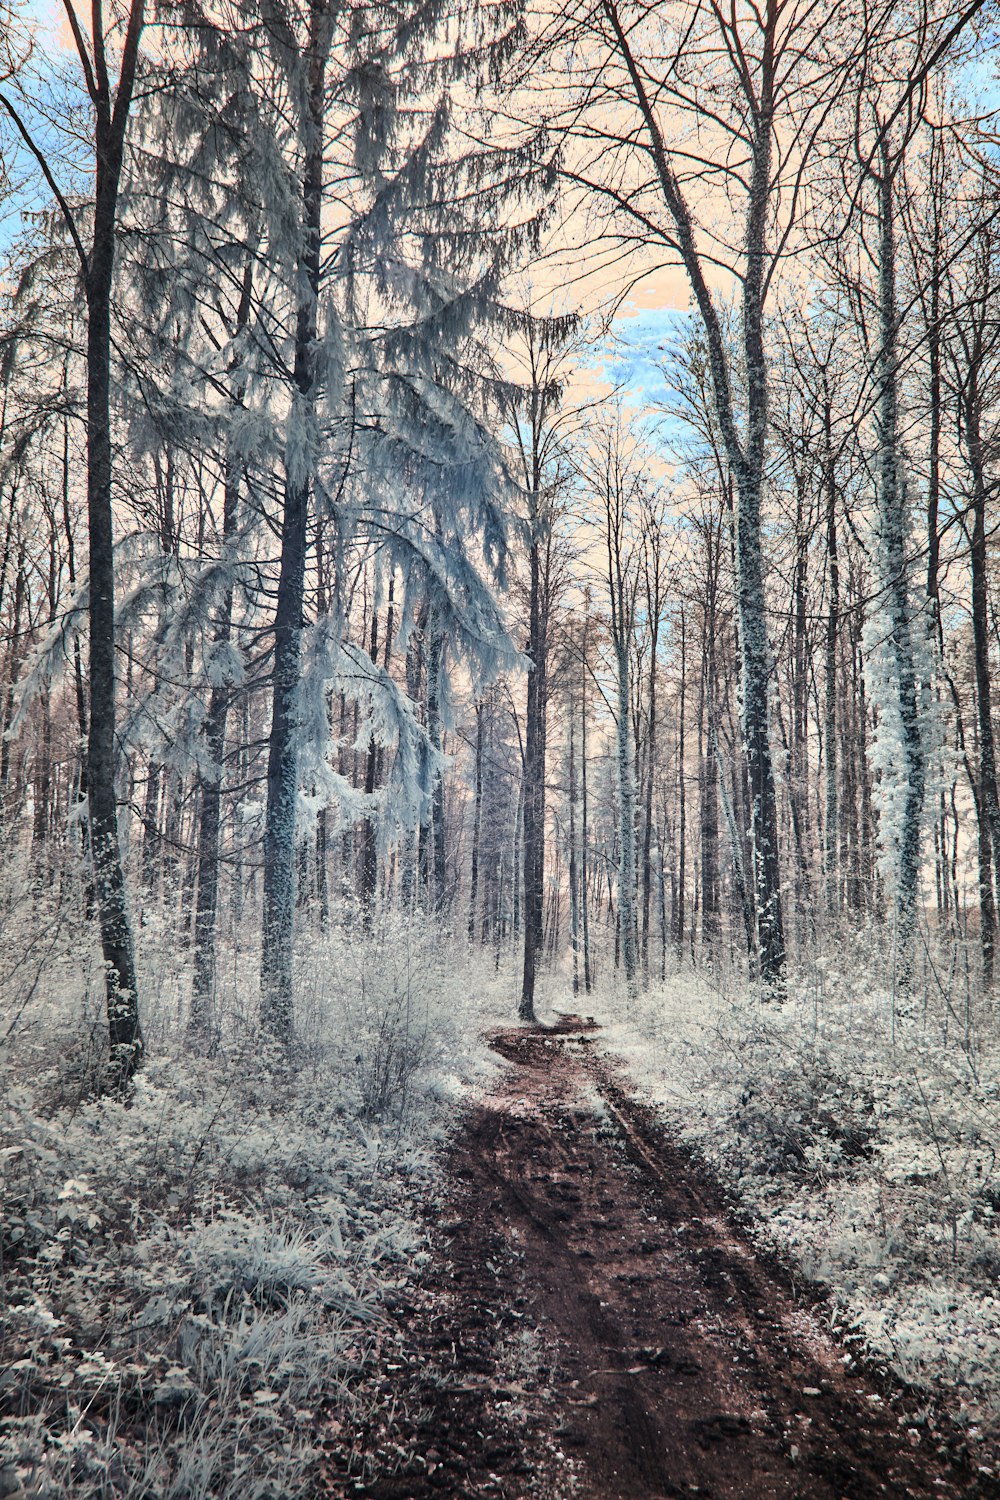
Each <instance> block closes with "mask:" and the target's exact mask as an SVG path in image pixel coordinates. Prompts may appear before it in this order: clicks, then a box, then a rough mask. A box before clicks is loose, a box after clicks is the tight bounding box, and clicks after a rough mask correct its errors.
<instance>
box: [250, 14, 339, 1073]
mask: <svg viewBox="0 0 1000 1500" xmlns="http://www.w3.org/2000/svg"><path fill="white" fill-rule="evenodd" d="M329 37H330V27H329V17H328V11H327V6H326V3H325V0H311V3H310V7H309V42H308V47H309V61H308V68H309V94H308V100H307V119H306V121H305V122H304V125H305V129H304V131H303V134H304V137H305V141H306V144H305V160H304V162H303V174H302V224H301V234H302V244H301V248H300V251H299V257H298V270H299V279H298V283H299V284H298V306H297V310H296V322H295V348H294V362H293V381H294V392H293V398H292V400H293V414H292V415H293V419H294V420H297V421H298V422H299V423H300V424H301V425H302V426H303V427H304V428H305V429H306V431H307V433H309V434H310V435H311V432H312V428H313V426H314V423H315V401H316V336H317V303H318V298H319V288H320V256H321V247H322V226H321V213H322V202H323V122H324V108H325V89H324V82H325V76H326V62H327V53H328V48H329ZM301 446H302V445H301V443H297V445H296V448H297V450H298V448H300V447H301ZM307 446H308V444H307ZM309 463H310V460H309V459H308V458H307V457H306V456H304V455H303V454H302V453H301V452H299V451H296V453H295V454H294V455H293V456H292V461H291V462H288V463H286V474H285V490H284V507H283V514H282V521H281V562H280V566H279V574H278V595H277V602H276V605H275V614H274V670H273V702H272V709H271V730H270V735H269V738H268V757H267V802H266V807H265V813H264V905H263V914H262V945H261V966H260V988H261V1023H262V1025H263V1027H264V1029H265V1031H266V1032H268V1033H269V1034H270V1035H271V1036H272V1037H273V1038H274V1039H275V1040H276V1041H277V1042H279V1043H281V1044H283V1045H287V1043H288V1042H290V1041H291V1038H292V1032H293V1026H294V997H293V988H292V956H293V941H294V925H295V809H296V800H297V797H298V744H297V731H298V723H297V715H296V711H295V710H296V696H297V693H298V686H299V677H300V670H301V655H302V611H303V605H304V593H305V565H306V546H307V531H308V520H309V504H310V496H311V491H312V475H311V472H310V468H309Z"/></svg>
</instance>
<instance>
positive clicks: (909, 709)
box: [877, 147, 926, 989]
mask: <svg viewBox="0 0 1000 1500" xmlns="http://www.w3.org/2000/svg"><path fill="white" fill-rule="evenodd" d="M893 170H894V168H893V164H892V163H891V162H890V160H889V152H888V149H887V148H886V147H883V150H882V161H881V175H880V176H879V179H878V195H879V268H878V269H879V348H878V365H877V369H878V377H879V382H880V394H879V405H878V441H879V463H878V504H879V521H880V526H881V548H880V563H881V572H882V578H881V582H882V588H883V590H884V594H885V598H886V607H887V614H888V621H887V624H888V632H887V633H888V638H889V649H890V651H891V653H892V659H893V666H894V670H895V679H896V685H895V690H896V694H897V707H898V713H899V721H900V737H901V744H900V751H901V764H900V768H899V780H900V783H901V786H902V788H903V805H902V815H901V821H900V826H899V853H898V859H897V869H896V893H895V895H896V900H895V911H896V950H897V953H898V954H899V979H900V984H901V986H902V987H903V988H904V989H906V988H908V987H909V983H910V977H911V973H912V964H913V942H914V932H915V928H916V921H917V898H918V894H919V888H920V845H921V811H922V808H923V801H924V784H925V781H926V756H925V750H924V742H923V735H922V733H921V726H920V705H919V701H918V683H917V673H916V665H915V662H914V653H913V636H912V629H911V619H910V594H909V571H908V567H907V559H906V497H905V490H904V485H903V476H902V469H901V462H900V451H899V432H898V426H899V370H898V355H897V331H898V330H897V313H896V243H895V219H894V214H895V205H894V192H893Z"/></svg>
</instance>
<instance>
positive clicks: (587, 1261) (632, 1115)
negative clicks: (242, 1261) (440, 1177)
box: [334, 1017, 995, 1500]
mask: <svg viewBox="0 0 1000 1500" xmlns="http://www.w3.org/2000/svg"><path fill="white" fill-rule="evenodd" d="M596 1035H597V1031H596V1028H594V1027H593V1026H592V1023H587V1022H583V1021H581V1019H580V1018H579V1017H565V1018H563V1020H562V1022H561V1024H560V1026H559V1027H558V1028H556V1029H554V1030H549V1029H546V1030H542V1029H541V1028H538V1029H534V1028H533V1029H530V1030H529V1029H518V1030H509V1031H503V1032H498V1033H497V1034H496V1035H495V1036H494V1037H493V1039H492V1045H493V1047H494V1048H495V1050H496V1051H497V1052H498V1053H499V1054H500V1055H501V1056H502V1057H504V1058H505V1059H506V1060H507V1061H508V1062H509V1063H510V1064H511V1067H510V1069H509V1072H508V1073H507V1075H506V1076H505V1078H504V1079H503V1081H502V1082H501V1084H500V1086H499V1087H498V1088H497V1090H496V1091H495V1092H494V1094H493V1095H492V1096H491V1097H490V1098H489V1099H488V1100H487V1101H486V1102H485V1103H483V1104H482V1105H480V1106H479V1107H477V1108H476V1109H474V1110H473V1111H472V1112H471V1113H470V1115H469V1117H468V1119H467V1123H466V1126H465V1129H464V1130H463V1131H462V1132H461V1134H460V1136H459V1138H458V1139H457V1140H456V1142H455V1143H454V1145H453V1147H452V1148H451V1152H450V1161H449V1165H450V1169H451V1178H452V1181H453V1182H454V1183H455V1192H454V1200H453V1202H451V1203H450V1204H449V1205H448V1208H447V1211H446V1217H445V1219H444V1221H443V1222H439V1224H438V1227H437V1230H436V1232H435V1238H436V1241H437V1246H438V1250H439V1257H438V1260H437V1262H436V1265H435V1270H434V1272H433V1273H432V1276H431V1278H430V1283H429V1287H428V1295H427V1300H426V1302H425V1304H424V1305H423V1306H422V1307H421V1308H420V1309H415V1310H414V1309H410V1310H409V1311H410V1313H411V1314H412V1316H408V1317H407V1318H406V1319H405V1320H403V1322H402V1323H401V1327H400V1334H399V1336H400V1338H402V1337H404V1336H405V1338H406V1339H407V1340H408V1341H409V1342H410V1343H411V1344H412V1345H413V1346H414V1350H415V1352H416V1354H417V1357H416V1358H415V1361H414V1363H413V1369H412V1371H411V1375H410V1381H411V1396H412V1397H413V1398H414V1399H415V1398H416V1396H417V1394H419V1396H420V1400H421V1403H422V1404H421V1411H420V1417H419V1420H415V1421H413V1422H412V1423H411V1426H410V1430H409V1431H408V1433H407V1434H406V1442H405V1443H402V1444H401V1443H399V1442H398V1441H397V1443H396V1447H397V1448H401V1449H405V1450H406V1452H407V1457H406V1458H405V1459H399V1460H398V1462H397V1464H396V1472H395V1473H394V1474H392V1475H391V1476H390V1475H387V1474H385V1473H384V1472H383V1473H381V1474H380V1473H379V1461H378V1458H377V1455H375V1456H373V1455H369V1459H370V1461H369V1462H367V1468H368V1469H369V1470H370V1471H371V1472H370V1473H369V1474H368V1475H367V1476H366V1475H365V1474H364V1473H362V1475H361V1478H360V1479H359V1478H358V1477H357V1475H356V1477H355V1480H354V1485H353V1490H351V1491H347V1490H345V1491H344V1493H356V1494H357V1493H363V1494H368V1495H377V1496H381V1497H383V1500H390V1497H394V1500H421V1497H423V1496H424V1495H430V1494H434V1493H436V1494H446V1495H453V1496H455V1497H456V1500H461V1497H466V1496H470V1497H471V1496H483V1497H491V1496H502V1497H508V1500H526V1497H529V1496H537V1497H540V1500H541V1497H545V1500H571V1497H579V1500H667V1497H676V1496H695V1495H697V1496H703V1497H714V1500H814V1497H815V1500H874V1497H883V1496H884V1497H893V1500H901V1497H906V1496H912V1497H918V1496H919V1497H923V1496H932V1495H933V1496H937V1497H958V1496H964V1497H972V1496H982V1497H984V1500H985V1497H986V1496H987V1495H988V1494H990V1493H995V1492H991V1491H988V1490H987V1489H985V1488H983V1487H982V1486H981V1482H980V1481H978V1480H977V1478H976V1476H974V1475H973V1474H972V1473H971V1472H969V1471H968V1470H966V1469H965V1468H964V1467H963V1466H961V1465H958V1464H955V1465H953V1464H951V1463H950V1462H949V1461H948V1457H947V1455H946V1454H942V1453H941V1452H940V1451H939V1450H938V1448H937V1447H936V1446H935V1444H934V1442H933V1440H932V1438H933V1435H932V1434H929V1433H927V1432H926V1431H924V1430H921V1429H920V1428H918V1427H917V1426H916V1425H913V1423H912V1422H911V1421H910V1414H909V1411H908V1408H907V1405H906V1401H905V1397H904V1395H903V1393H901V1392H896V1391H893V1390H892V1388H890V1387H888V1386H886V1385H884V1384H879V1383H878V1382H877V1381H876V1380H875V1379H874V1378H873V1377H871V1376H869V1375H866V1374H865V1373H864V1372H862V1371H860V1370H859V1369H858V1368H857V1367H856V1366H855V1365H854V1363H853V1361H852V1360H851V1359H850V1358H849V1356H847V1355H846V1354H845V1351H844V1350H843V1349H842V1348H841V1347H840V1346H838V1345H837V1343H836V1342H835V1341H834V1340H833V1338H832V1337H831V1335H830V1334H829V1333H828V1332H827V1330H826V1329H825V1328H824V1326H823V1323H822V1319H821V1317H820V1315H819V1314H818V1312H817V1311H816V1309H815V1306H814V1305H813V1304H812V1303H811V1302H810V1300H809V1298H808V1295H807V1293H806V1292H805V1291H804V1290H802V1289H799V1290H797V1289H796V1287H795V1285H794V1284H793V1282H792V1280H791V1278H790V1277H789V1275H788V1274H787V1272H784V1271H783V1270H782V1268H781V1267H780V1266H777V1265H775V1264H772V1263H770V1262H769V1261H768V1260H767V1259H766V1257H763V1256H761V1255H760V1254H759V1253H758V1252H756V1251H755V1250H754V1248H753V1247H752V1245H751V1244H750V1243H749V1241H748V1240H747V1239H746V1237H745V1236H744V1235H743V1234H742V1232H741V1231H740V1229H739V1227H738V1226H737V1225H735V1224H734V1222H733V1221H732V1219H731V1217H730V1216H729V1214H728V1213H727V1211H726V1207H725V1204H724V1202H723V1200H722V1198H721V1195H720V1193H719V1192H718V1190H717V1189H716V1188H715V1187H714V1186H713V1185H712V1184H711V1183H710V1182H708V1181H707V1180H706V1179H705V1178H704V1177H703V1176H702V1175H701V1174H700V1173H699V1172H698V1170H697V1168H696V1167H695V1166H694V1165H693V1163H692V1161H691V1159H690V1157H689V1156H688V1155H687V1153H686V1152H685V1151H684V1150H683V1149H682V1148H680V1147H679V1146H677V1144H676V1143H674V1142H672V1141H671V1140H670V1138H669V1136H668V1134H667V1133H666V1132H665V1131H664V1129H663V1128H662V1126H661V1125H659V1124H658V1122H657V1121H656V1120H655V1119H654V1118H653V1116H652V1115H651V1114H650V1113H649V1112H648V1111H647V1110H645V1109H644V1108H643V1107H642V1106H641V1105H639V1104H638V1103H637V1102H636V1101H635V1100H634V1099H632V1098H630V1096H629V1094H628V1090H627V1085H626V1083H625V1081H624V1080H623V1078H622V1077H621V1075H620V1074H619V1073H618V1072H617V1071H616V1069H615V1068H614V1066H613V1065H612V1064H611V1063H610V1062H609V1061H608V1059H607V1058H606V1057H605V1056H604V1055H603V1054H602V1053H601V1051H600V1049H599V1047H598V1046H596V1045H595V1040H596ZM470 1324H471V1327H470ZM449 1338H450V1350H449ZM445 1351H448V1353H449V1358H447V1359H443V1357H442V1356H443V1353H444V1352H445ZM519 1358H520V1359H521V1361H522V1365H523V1364H524V1363H527V1364H528V1365H530V1366H531V1368H530V1369H529V1370H527V1371H526V1370H525V1369H524V1368H521V1369H520V1370H519V1369H518V1367H517V1366H518V1359H519ZM443 1364H444V1365H447V1366H448V1368H447V1371H443V1370H442V1365H443ZM408 1368H409V1367H408ZM463 1372H464V1374H463ZM470 1375H471V1376H473V1377H474V1379H472V1381H471V1383H470V1380H469V1378H468V1377H469V1376H470ZM401 1399H402V1398H401ZM404 1404H405V1401H404ZM398 1436H399V1434H398V1433H397V1438H398ZM363 1446H364V1445H363V1443H362V1448H363ZM383 1458H384V1455H383ZM990 1483H992V1481H990ZM334 1492H337V1493H339V1492H338V1491H334Z"/></svg>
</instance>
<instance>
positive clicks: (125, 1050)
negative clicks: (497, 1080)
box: [86, 0, 144, 1094]
mask: <svg viewBox="0 0 1000 1500" xmlns="http://www.w3.org/2000/svg"><path fill="white" fill-rule="evenodd" d="M143 20H144V14H143V3H142V0H133V4H132V5H131V7H130V11H129V17H128V23H127V27H126V33H125V40H124V44H123V51H122V63H121V70H120V73H119V81H118V91H117V96H116V98H115V100H114V104H113V106H112V102H111V98H110V87H109V85H108V82H107V77H106V70H105V67H104V56H105V53H104V48H105V38H104V36H103V35H102V34H101V31H100V28H98V29H97V33H96V34H95V35H94V37H93V39H92V41H93V46H94V49H95V54H96V55H97V56H98V57H99V59H100V64H101V65H100V67H99V69H98V73H99V75H100V83H99V86H98V89H97V91H96V98H95V101H94V103H95V114H96V120H95V140H96V164H97V174H96V189H95V200H94V211H93V213H94V217H93V237H92V241H91V250H90V255H89V257H88V265H87V271H86V299H87V518H88V525H89V563H90V602H89V624H90V663H89V679H90V733H89V737H88V745H87V797H88V813H89V823H90V849H91V857H92V860H93V867H94V891H95V894H96V897H97V913H98V921H99V925H100V931H101V948H102V951H103V954H104V963H105V969H106V974H107V980H106V989H107V1009H108V1040H109V1048H110V1052H109V1060H108V1078H109V1086H110V1087H111V1088H112V1089H113V1090H114V1091H115V1092H117V1093H120V1094H121V1093H126V1092H127V1091H128V1088H129V1085H130V1083H131V1079H132V1075H133V1074H134V1073H135V1071H136V1069H137V1068H138V1067H139V1066H140V1064H141V1062H142V1057H143V1040H142V1028H141V1026H140V1022H139V990H138V979H137V975H136V968H135V953H134V948H133V941H132V924H131V921H130V918H129V912H128V905H127V901H126V895H125V876H124V873H123V870H122V860H121V848H120V846H119V841H118V804H117V797H116V793H115V769H116V765H115V762H116V755H115V708H116V692H115V558H114V522H113V516H112V492H111V486H112V457H111V289H112V282H113V278H114V261H115V249H116V239H117V217H118V191H119V184H120V181H121V170H122V158H123V153H124V145H125V128H126V124H127V121H128V113H129V109H130V106H131V102H132V90H133V86H134V79H135V68H136V61H137V54H138V46H139V37H140V34H141V31H142V27H143Z"/></svg>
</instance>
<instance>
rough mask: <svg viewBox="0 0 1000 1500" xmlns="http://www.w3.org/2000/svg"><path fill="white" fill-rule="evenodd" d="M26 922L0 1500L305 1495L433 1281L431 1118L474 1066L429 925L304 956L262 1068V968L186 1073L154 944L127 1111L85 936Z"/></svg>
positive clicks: (225, 994)
mask: <svg viewBox="0 0 1000 1500" xmlns="http://www.w3.org/2000/svg"><path fill="white" fill-rule="evenodd" d="M43 908H44V902H43V901H38V900H36V901H34V902H33V903H32V904H31V906H30V908H29V907H28V906H25V907H24V908H23V909H20V908H17V907H16V906H14V905H11V906H9V907H8V910H7V913H6V919H7V920H6V931H5V937H6V940H7V944H8V946H7V947H5V950H4V951H5V952H11V951H13V950H14V948H15V947H16V946H17V944H18V943H21V945H22V949H26V947H27V945H26V943H25V941H24V933H21V932H19V931H18V930H17V925H16V924H17V923H18V922H19V921H21V922H24V923H26V924H27V923H30V924H31V925H32V929H42V928H43V927H44V930H45V932H46V933H49V934H50V939H51V940H50V939H49V938H47V939H46V944H47V946H46V951H45V954H44V962H43V963H39V964H36V965H34V966H32V964H31V963H22V964H21V966H20V968H19V970H17V971H16V972H15V973H13V974H12V973H10V972H8V973H6V974H4V975H2V976H0V979H3V980H4V981H5V988H4V990H3V991H2V992H0V993H2V999H3V1015H4V1017H5V1024H4V1028H3V1029H4V1031H5V1032H6V1033H7V1035H6V1040H5V1047H4V1052H3V1056H2V1059H0V1189H2V1194H3V1220H2V1237H0V1253H2V1272H3V1281H4V1292H5V1301H6V1305H7V1310H8V1311H7V1317H6V1320H5V1323H4V1327H3V1333H2V1343H0V1365H2V1374H0V1494H4V1495H12V1494H24V1495H30V1496H38V1497H51V1500H59V1497H63V1496H73V1497H78V1500H87V1497H94V1500H97V1497H102V1500H103V1497H117V1496H126V1495H127V1496H131V1497H137V1500H138V1497H149V1500H154V1497H155V1500H182V1497H183V1500H209V1497H213V1500H216V1497H217V1500H225V1497H236V1496H239V1497H240V1500H265V1497H274V1500H278V1497H286V1496H295V1495H307V1494H309V1493H311V1492H313V1483H314V1476H315V1469H316V1464H317V1462H318V1461H319V1460H320V1457H321V1455H322V1452H323V1449H324V1445H329V1444H331V1443H332V1442H334V1441H335V1440H336V1439H335V1435H336V1432H337V1431H338V1429H339V1418H340V1417H342V1416H343V1415H344V1412H345V1410H346V1409H347V1408H351V1409H352V1410H353V1409H354V1407H356V1404H357V1403H358V1402H359V1401H362V1402H363V1401H364V1400H366V1399H371V1397H370V1396H367V1397H366V1396H365V1394H364V1392H365V1389H366V1387H365V1382H364V1380H363V1379H362V1378H361V1377H362V1376H363V1374H364V1372H365V1368H366V1361H368V1360H369V1357H370V1355H371V1351H372V1349H373V1347H374V1346H375V1344H376V1342H377V1340H378V1337H379V1327H380V1320H381V1318H382V1314H383V1309H384V1308H385V1306H386V1303H387V1301H389V1300H391V1299H392V1298H394V1297H397V1296H399V1295H400V1289H401V1288H402V1287H404V1286H405V1284H406V1283H407V1282H408V1281H409V1279H410V1278H412V1277H413V1276H414V1275H415V1274H416V1273H417V1272H418V1271H419V1268H420V1266H421V1264H422V1263H423V1261H424V1259H425V1258H426V1250H425V1247H424V1231H423V1228H422V1220H421V1212H420V1210H421V1206H422V1205H423V1204H424V1203H425V1202H426V1201H427V1200H428V1198H429V1197H430V1198H431V1199H433V1196H434V1195H435V1193H436V1191H437V1180H436V1176H435V1166H434V1148H435V1143H436V1141H437V1140H438V1139H439V1138H440V1136H441V1133H442V1130H443V1129H444V1126H445V1123H446V1120H445V1112H444V1110H443V1108H442V1101H443V1100H445V1099H447V1098H450V1097H452V1096H453V1095H454V1094H455V1093H456V1092H459V1091H461V1090H462V1089H463V1088H464V1087H465V1086H466V1085H467V1084H468V1082H469V1081H470V1080H471V1079H472V1078H473V1077H474V1076H475V1075H476V1074H477V1072H478V1071H480V1070H481V1069H482V1068H483V1067H484V1066H486V1064H485V1062H484V1059H483V1057H482V1053H481V1044H480V1041H479V1037H478V1031H479V1016H478V1014H477V1011H476V1007H475V1006H474V1005H470V1003H469V994H470V990H471V991H472V992H473V993H474V992H475V991H476V989H477V984H476V980H475V976H474V975H473V974H472V973H471V970H470V968H469V967H468V965H466V966H464V967H463V966H462V965H456V964H455V962H454V960H453V959H449V961H448V962H447V963H446V962H445V960H444V957H443V955H444V953H445V951H446V946H445V944H444V943H443V942H442V940H441V934H440V933H437V932H435V931H433V930H429V929H427V928H426V927H425V928H423V929H422V930H417V929H415V928H411V927H409V926H407V924H405V923H396V924H394V925H392V926H390V927H385V928H383V929H381V930H380V931H378V932H375V933H362V932H357V931H354V932H347V931H345V930H343V929H338V930H337V931H336V932H335V933H334V934H332V935H329V936H325V937H321V938H316V939H314V940H313V941H312V942H308V943H304V944H303V945H302V950H301V953H300V958H299V972H298V983H297V998H298V1002H299V1023H300V1024H299V1035H298V1043H297V1049H296V1052H295V1054H294V1055H293V1057H292V1058H291V1059H288V1058H283V1059H281V1060H280V1061H279V1060H278V1059H274V1058H271V1059H269V1058H268V1057H267V1056H266V1055H264V1056H262V1055H261V1052H260V1046H259V1041H258V1038H257V1037H256V1035H255V1032H254V1027H253V1018H252V1013H251V1008H250V1006H249V1005H247V1004H246V996H247V995H248V994H251V993H252V992H253V978H254V974H253V971H254V966H255V961H256V954H255V953H254V952H253V951H252V949H251V951H250V952H247V953H243V952H240V951H239V950H238V949H233V950H232V951H230V952H229V953H228V955H224V957H223V962H222V964H221V965H220V975H219V980H220V982H219V993H218V995H217V997H216V1027H215V1045H214V1050H213V1052H212V1055H210V1056H204V1055H199V1050H198V1049H196V1048H194V1047H192V1046H191V1044H190V1043H189V1041H188V1039H187V1038H186V1037H185V1034H184V1030H183V1024H184V1005H183V1003H182V1000H183V996H184V993H185V990H184V986H185V984H186V983H187V982H188V974H187V969H186V963H187V956H186V955H185V954H184V953H183V952H182V953H181V954H178V952H177V950H176V944H175V945H172V946H171V944H170V942H169V935H168V932H167V930H166V928H162V929H161V928H160V927H158V925H157V923H156V922H155V920H152V919H150V920H148V921H147V923H146V925H145V927H144V929H143V931H142V933H141V934H140V954H141V961H142V972H143V975H144V976H145V977H146V978H147V984H146V987H145V992H144V995H145V1005H146V1013H145V1016H144V1021H145V1027H146V1032H147V1037H148V1041H149V1062H148V1065H147V1066H146V1067H145V1069H144V1070H143V1071H142V1073H141V1074H140V1075H139V1077H138V1078H137V1080H136V1086H135V1092H134V1096H133V1098H132V1099H131V1101H130V1102H129V1104H128V1105H127V1106H126V1105H123V1104H121V1103H117V1102H114V1101H113V1100H110V1099H107V1098H100V1097H98V1096H97V1093H96V1088H95V1086H96V1083H97V1081H98V1080H99V1078H100V1077H101V1074H102V1069H103V1066H104V1052H103V1046H104V1043H103V1036H104V1032H103V1024H102V1018H101V1003H100V1001H101V995H100V988H101V979H102V972H101V968H100V964H99V962H98V959H97V957H96V956H95V954H94V952H93V949H92V944H91V942H90V941H89V940H88V934H87V932H86V930H85V929H83V928H82V927H81V928H80V929H74V927H73V924H72V923H68V924H67V922H66V920H65V918H64V919H63V921H62V924H61V925H60V924H59V923H58V922H57V921H56V920H55V918H53V923H52V926H51V928H50V927H49V926H48V925H45V924H43V923H41V922H39V916H38V914H39V911H40V910H43ZM36 946H37V945H36ZM36 970H37V972H36ZM29 991H30V992H29ZM352 1403H353V1404H354V1407H352ZM354 1415H355V1416H356V1415H357V1412H356V1411H354Z"/></svg>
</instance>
